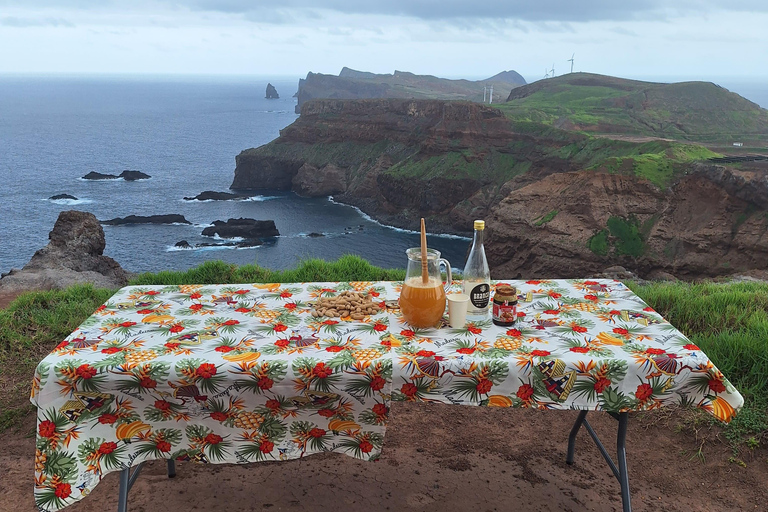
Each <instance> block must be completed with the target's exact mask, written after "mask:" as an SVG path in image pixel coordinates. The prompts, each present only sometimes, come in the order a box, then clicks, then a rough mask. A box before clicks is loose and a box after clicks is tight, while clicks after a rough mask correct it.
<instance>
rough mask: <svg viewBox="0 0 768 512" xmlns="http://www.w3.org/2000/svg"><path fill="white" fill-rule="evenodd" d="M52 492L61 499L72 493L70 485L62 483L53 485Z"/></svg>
mask: <svg viewBox="0 0 768 512" xmlns="http://www.w3.org/2000/svg"><path fill="white" fill-rule="evenodd" d="M53 493H54V494H55V495H56V497H57V498H59V499H62V500H64V499H67V498H69V495H70V494H72V486H70V485H69V484H64V483H59V484H56V487H54V491H53Z"/></svg>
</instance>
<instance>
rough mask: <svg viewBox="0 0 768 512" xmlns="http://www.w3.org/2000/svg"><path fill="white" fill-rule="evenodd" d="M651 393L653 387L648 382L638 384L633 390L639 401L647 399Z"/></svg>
mask: <svg viewBox="0 0 768 512" xmlns="http://www.w3.org/2000/svg"><path fill="white" fill-rule="evenodd" d="M651 395H653V387H651V385H650V384H640V385H639V386H637V390H636V391H635V398H637V399H638V400H640V401H641V402H643V401H645V400H647V399H648V397H650V396H651Z"/></svg>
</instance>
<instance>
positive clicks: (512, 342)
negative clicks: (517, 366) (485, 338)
mask: <svg viewBox="0 0 768 512" xmlns="http://www.w3.org/2000/svg"><path fill="white" fill-rule="evenodd" d="M522 344H523V342H522V341H520V340H518V339H515V338H508V337H506V336H500V337H499V338H497V339H496V341H495V342H494V343H493V348H500V349H502V350H509V351H512V350H517V349H519V348H520V346H521V345H522Z"/></svg>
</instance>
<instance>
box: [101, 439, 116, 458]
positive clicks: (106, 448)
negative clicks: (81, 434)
mask: <svg viewBox="0 0 768 512" xmlns="http://www.w3.org/2000/svg"><path fill="white" fill-rule="evenodd" d="M115 450H117V443H113V442H112V441H108V442H106V443H101V445H100V446H99V453H100V454H101V455H109V454H110V453H112V452H113V451H115Z"/></svg>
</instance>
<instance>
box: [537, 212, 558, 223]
mask: <svg viewBox="0 0 768 512" xmlns="http://www.w3.org/2000/svg"><path fill="white" fill-rule="evenodd" d="M556 215H557V210H552V211H551V212H549V213H548V214H546V215H545V216H543V217H542V218H540V219H539V220H537V221H536V222H534V224H535V225H537V226H543V225H544V224H546V223H547V222H550V221H551V220H552V219H554V218H555V216H556Z"/></svg>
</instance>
